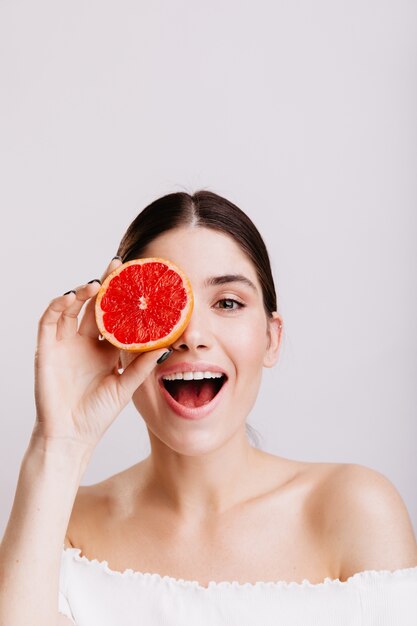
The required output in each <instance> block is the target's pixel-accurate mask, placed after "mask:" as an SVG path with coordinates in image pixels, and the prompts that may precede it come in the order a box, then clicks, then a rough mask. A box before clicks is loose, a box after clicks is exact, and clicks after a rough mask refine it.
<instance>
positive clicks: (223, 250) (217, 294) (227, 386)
mask: <svg viewBox="0 0 417 626" xmlns="http://www.w3.org/2000/svg"><path fill="white" fill-rule="evenodd" d="M141 256H142V257H162V258H165V259H169V260H170V261H172V262H173V263H175V264H177V265H178V266H179V267H180V268H182V269H183V270H184V272H185V273H186V274H187V276H188V278H189V279H190V282H191V286H192V290H193V294H194V309H193V312H192V315H191V319H190V321H189V324H188V325H187V327H186V329H185V330H184V332H183V334H182V335H181V336H180V337H179V338H178V339H177V340H176V341H175V342H174V343H173V344H172V345H171V347H172V348H173V350H174V351H173V353H172V354H171V356H170V357H169V358H168V359H167V360H166V361H165V362H163V363H162V364H161V365H157V366H156V367H155V368H154V369H153V371H152V372H151V374H150V375H149V376H148V378H147V379H146V380H145V381H144V382H143V383H142V385H141V386H140V387H139V388H138V389H137V390H136V392H135V393H134V395H133V402H134V404H135V406H136V408H137V409H138V411H139V413H140V414H141V415H142V417H143V419H144V420H145V422H146V425H147V427H148V429H149V431H151V432H150V433H149V434H150V436H151V433H153V435H155V436H156V437H157V438H158V439H159V440H160V441H162V442H163V443H165V444H166V445H167V446H168V447H170V448H171V449H173V450H175V451H177V452H178V453H181V454H186V455H190V456H193V455H199V454H204V453H207V452H209V451H210V450H213V449H215V448H217V447H219V446H220V445H222V443H224V442H226V441H227V440H228V439H229V438H230V437H232V436H233V435H235V434H237V432H238V431H241V432H240V433H239V434H240V435H241V434H242V432H243V433H244V431H245V421H246V417H247V416H248V414H249V412H250V410H251V408H252V406H253V404H254V402H255V399H256V396H257V393H258V390H259V386H260V382H261V376H262V368H263V367H271V366H272V365H274V363H275V362H276V360H277V358H278V349H279V344H280V340H281V331H280V324H281V319H280V318H279V316H278V314H277V313H275V314H274V317H273V319H272V320H269V319H268V318H267V316H266V313H265V310H264V306H263V298H262V290H261V286H260V284H259V281H258V278H257V275H256V271H255V268H254V267H253V265H252V263H251V261H250V260H249V259H248V258H247V257H246V255H245V254H244V253H243V252H242V250H241V249H240V247H239V246H238V244H237V243H236V242H235V241H234V239H232V238H231V237H229V236H228V235H225V234H223V233H219V232H217V231H214V230H211V229H208V228H204V227H181V228H176V229H174V230H171V231H168V232H166V233H164V234H162V235H160V236H159V237H157V238H156V239H154V241H152V242H151V243H150V244H149V245H148V246H147V247H146V249H145V250H144V251H143V253H142V254H141ZM230 275H239V276H242V277H244V278H246V279H248V280H249V281H250V282H251V283H252V284H253V287H252V286H250V284H248V283H246V282H244V281H239V280H235V281H233V282H224V284H219V280H218V281H217V284H216V281H213V280H212V281H211V284H210V282H209V279H211V278H213V277H221V276H230ZM233 301H234V302H233ZM132 358H134V355H132V354H129V353H126V352H122V353H121V362H122V366H123V367H126V366H127V365H128V363H129V362H130V360H131V359H132ZM139 358H140V357H139ZM199 362H201V363H203V362H204V363H205V364H207V363H208V364H210V365H212V366H216V367H217V368H220V369H221V370H222V371H223V372H225V373H226V375H227V380H226V382H225V383H224V388H222V389H221V395H220V396H219V401H218V402H217V403H215V402H213V406H214V405H215V406H214V408H213V409H212V410H211V411H210V412H209V413H208V414H207V415H205V416H204V417H200V418H199V419H185V418H184V417H181V416H179V415H178V414H177V413H176V412H175V411H174V410H173V409H172V408H171V406H170V405H169V403H168V402H167V400H166V398H165V394H164V392H163V390H162V389H161V386H162V384H163V383H162V381H160V380H159V379H160V376H161V374H162V373H163V372H164V371H165V370H167V369H168V368H169V369H170V370H171V369H172V368H173V367H174V369H175V366H176V365H177V364H180V363H181V365H180V366H179V368H178V371H184V370H186V369H187V366H186V365H185V366H184V363H185V364H192V365H195V364H198V363H199ZM201 369H202V370H203V371H206V370H210V367H206V365H204V367H202V368H201ZM176 371H177V370H176ZM198 382H199V383H200V381H198ZM201 384H202V381H201ZM211 384H213V383H211ZM181 385H182V386H183V388H184V389H185V387H186V386H187V384H186V383H182V384H181V383H179V386H181ZM207 387H208V388H209V387H210V385H207ZM190 388H191V386H190ZM177 397H178V396H177Z"/></svg>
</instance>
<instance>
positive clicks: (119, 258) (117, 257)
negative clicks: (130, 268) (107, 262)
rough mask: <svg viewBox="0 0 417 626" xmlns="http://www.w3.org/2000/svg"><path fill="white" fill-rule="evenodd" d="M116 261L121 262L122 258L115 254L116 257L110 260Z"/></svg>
mask: <svg viewBox="0 0 417 626" xmlns="http://www.w3.org/2000/svg"><path fill="white" fill-rule="evenodd" d="M116 259H118V260H119V261H123V259H122V257H121V256H119V255H118V254H116V256H114V257H113V258H112V261H115V260H116Z"/></svg>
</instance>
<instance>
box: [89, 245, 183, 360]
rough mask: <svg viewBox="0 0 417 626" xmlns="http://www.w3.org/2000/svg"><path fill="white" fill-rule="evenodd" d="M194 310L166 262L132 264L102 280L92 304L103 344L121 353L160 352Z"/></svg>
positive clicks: (178, 276)
mask: <svg viewBox="0 0 417 626" xmlns="http://www.w3.org/2000/svg"><path fill="white" fill-rule="evenodd" d="M193 306H194V298H193V292H192V289H191V283H190V281H189V279H188V277H187V276H186V274H185V273H184V272H183V270H182V269H180V268H179V267H178V266H177V265H175V264H174V263H172V262H171V261H169V260H167V259H161V258H154V257H152V258H143V259H134V260H133V261H128V262H127V263H123V264H122V265H119V267H117V268H116V269H115V270H114V271H113V272H112V273H111V274H109V275H108V276H107V278H106V279H105V280H104V282H103V284H102V286H101V288H100V291H99V292H98V294H97V298H96V303H95V315H96V322H97V326H98V329H99V331H100V333H101V334H102V335H103V337H104V338H105V339H107V340H108V341H110V343H112V344H113V345H114V346H116V347H117V348H120V349H121V350H128V351H130V352H147V351H149V350H156V349H159V348H165V347H166V346H169V345H170V344H172V343H173V342H174V341H175V340H176V339H178V337H179V336H180V335H181V334H182V333H183V331H184V329H185V327H186V326H187V324H188V322H189V320H190V317H191V313H192V310H193Z"/></svg>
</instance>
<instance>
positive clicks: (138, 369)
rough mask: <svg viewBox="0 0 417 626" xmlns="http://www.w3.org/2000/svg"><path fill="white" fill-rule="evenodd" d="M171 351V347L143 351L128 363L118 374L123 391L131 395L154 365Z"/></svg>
mask: <svg viewBox="0 0 417 626" xmlns="http://www.w3.org/2000/svg"><path fill="white" fill-rule="evenodd" d="M172 353H173V349H172V348H160V349H159V350H150V351H149V352H143V353H142V354H138V356H137V357H136V358H135V359H133V361H131V363H129V365H128V366H127V367H126V369H125V370H124V371H123V373H122V374H120V377H119V383H120V385H121V386H122V387H123V389H124V391H125V392H126V393H128V395H129V397H132V395H133V394H134V392H135V391H136V389H137V388H138V387H139V386H140V385H141V384H142V383H143V381H144V380H145V379H146V378H147V377H148V376H149V374H150V373H151V372H152V370H153V369H154V368H155V367H156V365H158V364H161V363H163V362H164V361H165V359H167V358H168V357H169V356H170V355H171V354H172Z"/></svg>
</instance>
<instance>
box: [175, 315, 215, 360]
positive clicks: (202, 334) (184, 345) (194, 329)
mask: <svg viewBox="0 0 417 626" xmlns="http://www.w3.org/2000/svg"><path fill="white" fill-rule="evenodd" d="M211 344H212V339H211V336H210V330H209V325H208V321H207V320H205V319H204V316H203V315H202V314H201V313H200V312H199V311H197V310H196V306H195V305H194V310H193V312H192V313H191V318H190V321H189V322H188V324H187V326H186V328H185V330H184V332H183V333H182V335H180V336H179V337H178V339H177V340H176V341H174V343H172V344H171V347H172V348H174V350H181V351H183V352H186V351H187V350H197V349H202V348H209V347H210V346H211Z"/></svg>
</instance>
